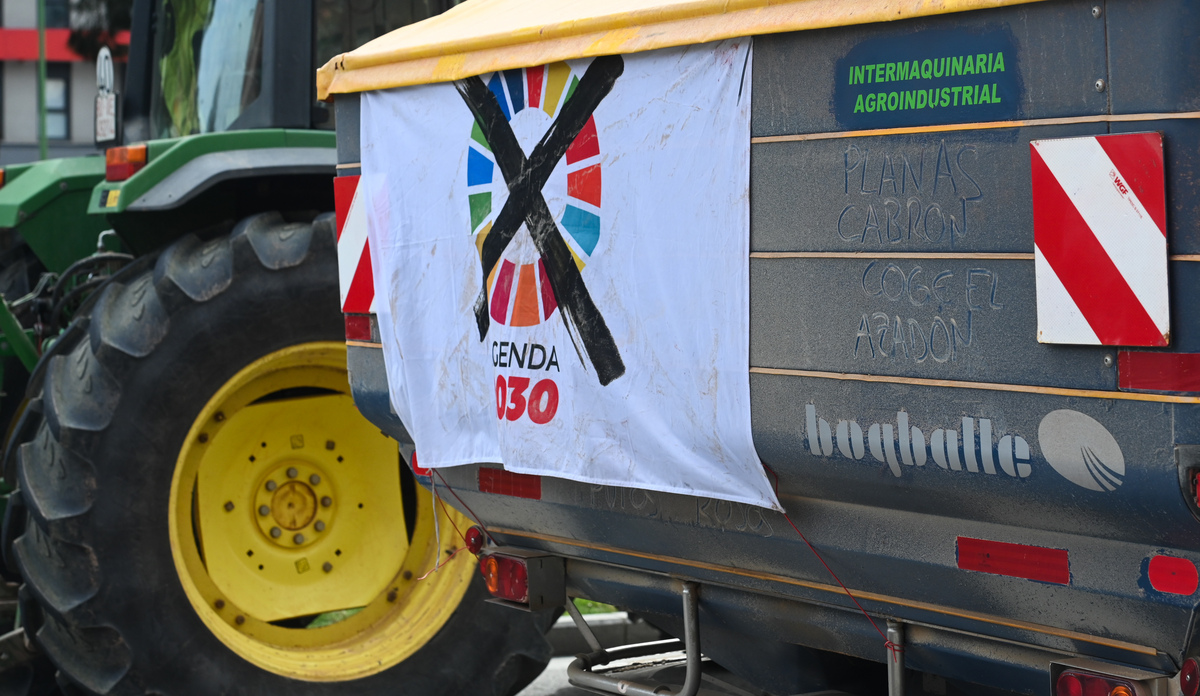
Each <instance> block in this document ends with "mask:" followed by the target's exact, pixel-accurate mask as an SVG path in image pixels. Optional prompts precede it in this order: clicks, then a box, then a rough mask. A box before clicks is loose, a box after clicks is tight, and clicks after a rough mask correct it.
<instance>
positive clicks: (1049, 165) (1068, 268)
mask: <svg viewBox="0 0 1200 696" xmlns="http://www.w3.org/2000/svg"><path fill="white" fill-rule="evenodd" d="M1030 160H1031V162H1030V164H1031V169H1032V176H1033V238H1034V262H1035V267H1036V282H1037V315H1038V341H1039V342H1041V343H1073V344H1092V345H1111V346H1165V345H1167V344H1168V343H1169V342H1170V330H1171V327H1170V312H1169V306H1168V300H1167V219H1166V217H1167V216H1166V210H1167V205H1166V193H1165V182H1164V176H1163V145H1162V135H1161V134H1159V133H1131V134H1122V135H1101V136H1095V137H1084V138H1062V139H1056V140H1035V141H1033V142H1031V143H1030Z"/></svg>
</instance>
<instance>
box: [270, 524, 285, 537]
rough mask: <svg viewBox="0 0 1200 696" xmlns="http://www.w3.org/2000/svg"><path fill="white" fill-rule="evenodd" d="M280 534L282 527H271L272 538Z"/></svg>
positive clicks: (281, 534) (281, 533)
mask: <svg viewBox="0 0 1200 696" xmlns="http://www.w3.org/2000/svg"><path fill="white" fill-rule="evenodd" d="M281 536H283V530H282V529H280V528H279V527H271V538H272V539H278V538H279V537H281Z"/></svg>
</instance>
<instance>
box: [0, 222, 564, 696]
mask: <svg viewBox="0 0 1200 696" xmlns="http://www.w3.org/2000/svg"><path fill="white" fill-rule="evenodd" d="M342 332H343V326H342V317H341V313H340V311H339V306H338V283H337V260H336V252H335V236H334V224H333V219H332V215H323V216H321V217H319V218H317V219H316V220H315V221H314V222H311V223H308V222H303V223H291V222H286V221H285V220H284V218H283V217H282V216H281V215H279V214H277V213H264V214H260V215H256V216H254V217H251V218H248V219H246V220H244V221H242V222H241V223H239V224H238V225H237V226H236V227H235V228H234V230H233V232H232V233H231V234H230V236H228V237H222V238H219V239H215V240H210V241H206V242H203V241H201V240H199V239H197V238H196V237H194V236H188V237H184V238H182V239H180V240H179V241H177V242H175V243H173V244H172V245H171V246H169V247H168V248H167V249H165V250H164V251H163V253H162V254H161V255H160V256H159V258H158V259H157V262H156V265H155V266H154V267H153V268H152V269H147V270H145V271H142V272H141V273H138V274H133V275H130V276H127V277H125V278H122V279H120V282H113V283H110V284H109V285H108V286H107V287H106V288H105V289H104V290H103V292H102V294H101V295H100V297H99V299H98V301H97V302H96V304H95V305H94V307H93V309H92V314H91V321H90V323H89V324H88V334H87V336H85V337H84V339H83V340H80V341H79V342H78V344H77V345H76V346H75V347H74V348H73V349H71V350H70V351H69V352H65V353H64V354H62V355H59V356H56V357H54V358H53V359H52V360H51V361H50V364H49V366H48V369H47V371H46V376H45V381H44V383H43V387H42V391H41V395H40V396H41V400H42V407H43V413H44V418H43V422H42V423H41V425H40V426H39V427H38V429H37V432H36V435H35V436H34V437H33V440H32V441H31V442H28V443H26V444H24V445H22V446H21V447H20V449H19V450H18V452H17V468H18V470H19V479H20V488H21V491H22V498H23V502H24V504H25V506H26V508H27V510H28V513H27V521H26V526H25V531H24V533H23V534H22V535H21V536H20V538H18V539H17V541H16V543H15V555H16V557H17V560H18V565H19V566H20V570H21V572H22V575H23V578H24V581H25V583H26V587H25V589H26V591H27V592H28V593H29V594H30V595H31V596H32V598H33V600H34V601H35V604H36V605H37V607H38V608H39V609H40V611H38V612H37V613H38V614H40V616H39V617H38V619H39V622H38V625H37V626H34V627H31V628H32V630H31V634H32V636H33V640H34V642H35V643H36V645H37V646H38V647H39V648H40V649H41V650H42V651H43V652H44V653H45V654H46V655H48V656H49V657H50V659H51V660H52V661H53V663H54V664H55V665H56V666H57V668H58V669H59V672H60V675H61V676H60V678H61V677H65V678H66V679H67V680H69V682H70V683H71V684H73V685H75V686H77V687H79V688H81V689H82V690H84V691H86V692H89V693H96V694H156V695H159V694H160V695H162V696H176V695H182V694H206V695H207V694H263V695H270V696H275V695H277V694H285V693H286V694H294V695H297V696H298V695H301V694H322V695H329V694H356V695H358V694H413V695H417V694H430V695H433V694H438V695H441V694H446V695H449V694H495V695H496V696H505V695H507V694H512V693H515V692H516V691H518V690H520V689H521V688H523V687H524V686H525V685H526V684H528V683H529V682H530V681H532V680H533V679H534V678H535V677H536V676H537V675H538V674H539V673H540V672H541V671H542V669H543V668H544V667H545V665H546V663H547V662H548V661H549V658H550V647H549V644H548V643H547V642H546V639H545V636H544V633H545V631H546V630H548V628H549V626H550V625H551V624H552V623H553V620H554V616H552V615H551V614H550V613H547V612H543V613H540V614H522V613H520V612H515V611H513V610H511V609H506V608H503V607H499V606H497V605H494V604H491V603H487V602H485V601H484V600H486V599H487V592H486V590H485V589H484V586H483V583H482V579H481V577H480V575H479V573H478V572H477V571H476V567H475V565H476V561H475V559H474V557H472V556H471V554H470V553H466V552H463V553H456V551H458V550H460V549H461V547H462V545H463V543H462V540H461V539H460V538H459V536H458V535H457V534H456V532H455V528H456V527H457V528H458V529H461V530H464V531H465V529H466V525H469V524H470V522H469V521H468V520H467V519H466V518H465V517H463V516H462V515H461V514H459V513H458V512H457V511H455V510H453V509H451V508H448V507H444V506H438V508H437V509H435V508H434V505H433V502H432V498H431V496H430V495H429V493H428V492H426V491H425V490H424V489H423V488H421V487H420V486H419V485H416V483H415V480H414V479H413V477H412V474H411V472H410V471H409V469H408V467H407V465H405V464H404V463H403V461H402V460H401V458H400V456H399V453H398V448H397V446H396V443H395V441H393V440H387V439H386V436H384V435H382V434H381V433H380V432H379V430H378V429H377V428H374V427H373V426H371V425H370V423H369V422H367V421H366V420H365V419H364V418H363V417H362V416H361V415H360V414H359V413H358V412H357V410H356V409H354V407H353V402H352V400H351V397H350V396H349V394H348V392H349V386H348V381H347V376H346V360H345V355H346V352H345V351H346V349H345V343H344V335H343V333H342Z"/></svg>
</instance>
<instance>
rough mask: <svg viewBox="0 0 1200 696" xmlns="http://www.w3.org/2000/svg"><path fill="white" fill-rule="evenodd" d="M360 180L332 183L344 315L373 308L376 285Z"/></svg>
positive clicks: (341, 179) (340, 179)
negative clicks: (360, 194)
mask: <svg viewBox="0 0 1200 696" xmlns="http://www.w3.org/2000/svg"><path fill="white" fill-rule="evenodd" d="M358 181H359V177H358V176H339V177H337V178H336V179H334V180H333V203H334V209H335V211H336V215H337V253H338V281H339V285H340V286H341V291H342V311H343V312H345V313H358V314H365V313H367V312H370V311H371V310H372V309H373V308H374V304H375V285H374V279H373V277H372V274H371V245H370V244H369V243H368V242H367V215H366V211H365V208H364V206H363V203H362V197H360V196H359V195H358Z"/></svg>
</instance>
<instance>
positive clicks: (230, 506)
mask: <svg viewBox="0 0 1200 696" xmlns="http://www.w3.org/2000/svg"><path fill="white" fill-rule="evenodd" d="M225 512H233V501H232V500H229V501H226V503H225Z"/></svg>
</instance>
